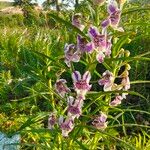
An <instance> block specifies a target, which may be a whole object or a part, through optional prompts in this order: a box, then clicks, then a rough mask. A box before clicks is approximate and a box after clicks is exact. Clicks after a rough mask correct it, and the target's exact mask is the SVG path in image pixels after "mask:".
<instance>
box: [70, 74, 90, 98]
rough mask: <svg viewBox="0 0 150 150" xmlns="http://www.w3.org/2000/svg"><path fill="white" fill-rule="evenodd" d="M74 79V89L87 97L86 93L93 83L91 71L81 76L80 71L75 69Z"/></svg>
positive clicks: (78, 93)
mask: <svg viewBox="0 0 150 150" xmlns="http://www.w3.org/2000/svg"><path fill="white" fill-rule="evenodd" d="M72 79H73V83H74V89H75V91H76V92H77V95H81V96H83V98H84V97H85V95H86V93H87V92H88V91H89V90H90V89H91V86H92V85H89V82H90V79H91V74H90V72H89V71H86V72H85V73H84V75H83V77H82V78H81V74H80V72H79V71H74V72H73V74H72Z"/></svg>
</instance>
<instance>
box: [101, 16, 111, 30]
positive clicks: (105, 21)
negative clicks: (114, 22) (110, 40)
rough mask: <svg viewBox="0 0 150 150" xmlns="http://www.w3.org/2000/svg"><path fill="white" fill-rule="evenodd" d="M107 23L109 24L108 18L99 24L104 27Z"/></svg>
mask: <svg viewBox="0 0 150 150" xmlns="http://www.w3.org/2000/svg"><path fill="white" fill-rule="evenodd" d="M109 24H110V20H109V18H108V19H106V20H104V21H103V22H102V24H101V25H102V28H106V27H108V26H109Z"/></svg>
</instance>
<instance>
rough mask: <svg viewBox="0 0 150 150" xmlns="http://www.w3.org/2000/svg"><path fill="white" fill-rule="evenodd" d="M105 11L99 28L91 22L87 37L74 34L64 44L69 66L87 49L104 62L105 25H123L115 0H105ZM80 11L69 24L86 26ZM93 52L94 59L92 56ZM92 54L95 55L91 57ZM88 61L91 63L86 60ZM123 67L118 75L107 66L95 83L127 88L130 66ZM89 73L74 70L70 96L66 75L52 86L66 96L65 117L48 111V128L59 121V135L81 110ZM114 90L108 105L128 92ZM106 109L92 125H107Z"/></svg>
mask: <svg viewBox="0 0 150 150" xmlns="http://www.w3.org/2000/svg"><path fill="white" fill-rule="evenodd" d="M104 2H105V0H95V1H93V4H94V5H95V3H98V5H102V4H104ZM107 2H108V6H107V12H108V14H109V16H108V17H107V18H106V19H105V20H104V21H102V23H101V27H100V28H101V32H99V28H97V27H95V26H90V27H89V28H88V31H87V36H88V37H89V38H87V37H83V36H81V35H79V34H78V35H77V42H76V44H66V45H65V48H64V53H65V63H66V65H67V66H68V67H71V66H72V62H79V61H80V58H81V56H82V54H83V53H88V54H89V55H91V54H92V53H93V54H94V55H91V58H92V59H93V60H94V63H95V60H97V61H98V63H103V62H104V58H105V57H111V51H112V42H111V38H112V37H110V36H109V34H108V32H107V28H108V27H109V26H110V27H112V28H113V29H114V30H117V31H121V32H122V31H123V28H122V27H120V26H119V22H120V16H121V8H119V7H118V4H117V2H116V1H115V0H108V1H107ZM81 20H82V15H81V14H80V13H78V14H75V15H74V16H73V17H72V25H73V26H75V27H76V28H78V29H79V30H81V31H83V30H85V29H86V28H85V26H84V25H83V24H82V21H81ZM95 56H96V59H95ZM93 57H94V58H93ZM89 65H90V64H89ZM126 66H128V67H126V69H125V71H124V72H123V73H122V74H121V75H119V76H118V71H119V70H118V71H116V70H117V69H116V70H113V69H112V71H110V70H106V71H105V72H104V73H103V74H102V78H101V79H99V81H98V83H99V85H100V86H103V90H104V91H116V90H123V91H127V90H128V89H130V80H129V70H130V67H129V65H128V64H126ZM116 78H121V79H122V81H121V83H120V84H116V83H115V79H116ZM90 79H91V73H90V72H89V71H86V72H85V73H84V74H83V75H81V74H80V72H79V71H73V73H72V80H73V89H74V91H75V93H76V94H75V95H76V96H74V97H73V96H72V94H71V90H70V88H68V86H67V81H66V80H65V79H58V80H57V81H56V83H55V90H56V92H57V93H58V94H59V95H60V97H62V98H64V99H66V103H67V107H66V111H65V113H66V114H65V117H64V116H60V117H59V119H56V115H55V114H53V113H52V114H51V115H50V117H49V120H48V126H49V129H53V127H54V125H55V124H56V123H58V125H59V127H60V129H61V131H62V135H63V136H64V137H67V136H68V135H69V133H70V132H71V131H72V130H73V128H74V126H75V119H78V118H79V117H80V116H81V114H82V107H83V104H84V100H85V97H86V94H87V92H88V91H90V89H91V87H92V85H90ZM119 93H120V92H118V93H116V95H115V97H114V99H113V100H109V106H110V107H113V106H117V105H119V104H121V101H122V100H123V99H125V98H126V95H127V93H126V92H125V93H122V94H119ZM106 114H108V113H107V110H105V112H102V111H101V112H100V114H99V115H98V116H96V117H95V119H94V120H93V122H92V125H93V126H94V127H95V128H97V129H101V130H104V129H105V128H106V127H107V115H106Z"/></svg>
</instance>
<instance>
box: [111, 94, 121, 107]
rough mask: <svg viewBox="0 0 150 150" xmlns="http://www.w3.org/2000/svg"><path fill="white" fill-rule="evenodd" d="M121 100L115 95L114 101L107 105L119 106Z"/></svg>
mask: <svg viewBox="0 0 150 150" xmlns="http://www.w3.org/2000/svg"><path fill="white" fill-rule="evenodd" d="M122 99H123V97H122V96H120V95H117V96H116V97H115V99H114V100H113V101H111V102H110V104H109V105H110V106H117V105H119V104H121V101H122Z"/></svg>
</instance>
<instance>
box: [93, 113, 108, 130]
mask: <svg viewBox="0 0 150 150" xmlns="http://www.w3.org/2000/svg"><path fill="white" fill-rule="evenodd" d="M106 120H107V115H106V114H104V113H103V112H101V114H100V116H97V117H96V118H95V119H94V121H93V122H92V124H93V126H94V127H95V128H97V129H101V130H104V129H105V128H106V127H107V122H106Z"/></svg>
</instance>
